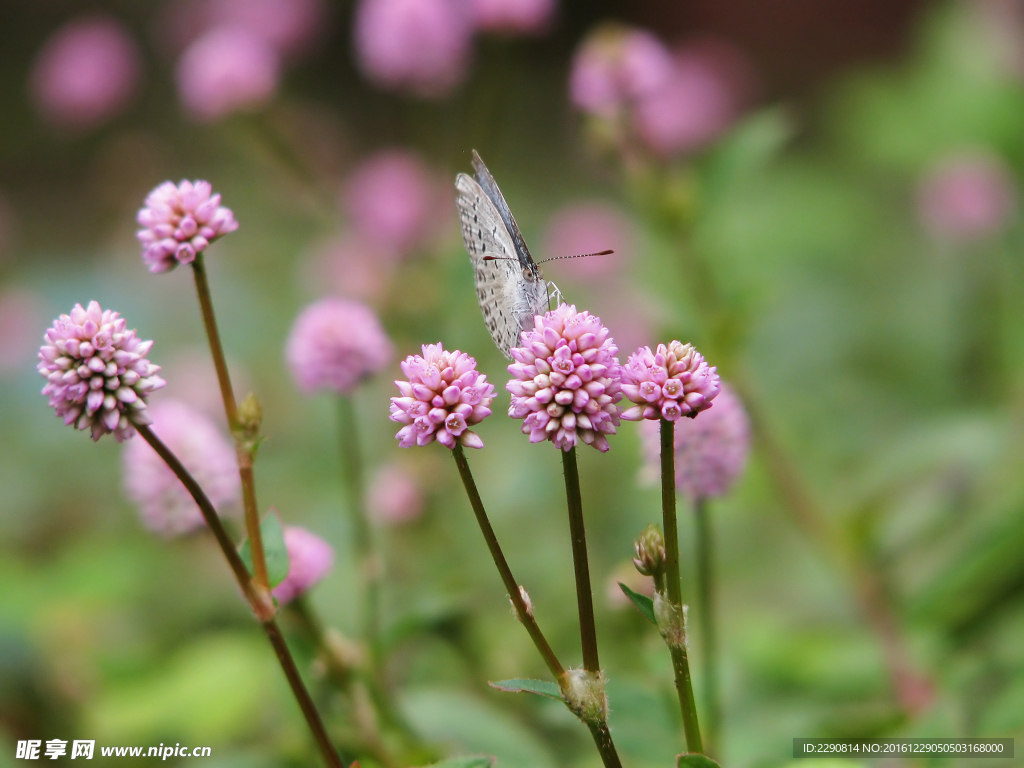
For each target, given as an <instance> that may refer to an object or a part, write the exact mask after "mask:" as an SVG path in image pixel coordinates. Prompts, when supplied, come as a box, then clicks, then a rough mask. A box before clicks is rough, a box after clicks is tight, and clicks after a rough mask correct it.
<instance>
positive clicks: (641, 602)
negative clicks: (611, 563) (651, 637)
mask: <svg viewBox="0 0 1024 768" xmlns="http://www.w3.org/2000/svg"><path fill="white" fill-rule="evenodd" d="M619 588H620V589H621V590H622V592H623V594H625V595H626V597H628V598H629V599H630V600H631V601H632V603H633V605H635V606H636V609H637V610H638V611H640V613H642V614H643V615H644V618H645V619H647V620H648V621H649V622H651V624H653V625H654V626H658V620H657V619H656V618H654V601H653V600H651V598H649V597H648V596H647V595H641V594H640V593H639V592H634V591H633V590H632V589H630V588H629V587H627V586H626V585H625V584H623V583H622V582H621V581H620V582H619Z"/></svg>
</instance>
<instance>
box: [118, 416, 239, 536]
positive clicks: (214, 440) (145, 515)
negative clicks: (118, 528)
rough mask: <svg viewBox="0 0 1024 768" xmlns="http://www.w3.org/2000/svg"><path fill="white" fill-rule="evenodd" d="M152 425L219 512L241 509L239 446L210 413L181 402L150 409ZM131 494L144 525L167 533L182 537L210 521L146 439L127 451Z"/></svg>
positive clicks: (133, 443) (124, 460) (127, 490)
mask: <svg viewBox="0 0 1024 768" xmlns="http://www.w3.org/2000/svg"><path fill="white" fill-rule="evenodd" d="M150 415H151V416H152V418H153V425H152V429H153V431H154V432H155V433H156V435H157V437H159V438H160V439H161V440H162V441H163V442H164V444H166V445H167V447H168V448H170V449H171V451H172V452H173V453H174V455H175V456H177V457H178V458H179V459H181V462H182V464H184V465H185V469H187V470H188V471H189V473H190V474H191V475H192V476H193V477H194V478H195V479H196V481H197V482H198V483H199V485H201V486H202V488H203V490H204V491H205V492H206V495H207V496H208V497H209V498H210V501H211V502H213V505H214V507H216V508H217V511H218V512H219V513H220V514H221V515H223V514H224V512H225V508H229V509H230V511H232V512H237V507H234V506H233V505H235V504H236V502H237V501H238V498H239V494H240V491H241V484H240V481H239V479H238V466H237V464H236V463H235V449H234V447H233V446H232V444H231V442H230V441H229V440H228V439H227V437H225V436H224V434H223V433H222V432H221V431H220V430H219V429H218V428H217V427H216V425H215V424H214V423H213V422H212V421H210V419H208V418H207V417H206V416H205V415H204V414H202V413H200V412H199V411H196V410H194V409H193V408H190V407H189V406H188V405H186V404H185V403H182V402H179V401H177V400H164V401H162V402H160V403H157V404H155V405H154V406H153V407H152V408H150ZM121 463H122V469H123V473H124V490H125V494H126V495H127V496H128V498H129V499H131V500H132V501H133V502H135V503H136V504H137V505H138V507H139V515H140V516H141V518H142V523H143V525H145V526H146V528H148V529H149V530H151V531H153V532H155V533H159V534H162V535H164V536H180V535H181V534H183V533H188V532H190V531H194V530H196V529H197V528H201V527H203V525H205V520H203V515H202V513H201V512H200V511H199V507H198V506H196V503H195V501H194V500H193V499H192V496H191V494H189V492H188V491H187V490H185V486H184V485H182V484H181V481H180V480H178V478H177V477H176V476H175V475H174V473H173V472H172V471H171V470H170V469H168V468H167V465H166V464H165V463H164V462H163V459H161V458H160V457H159V456H158V455H157V454H156V451H154V450H153V449H152V448H151V447H150V446H149V443H147V442H146V441H144V440H132V441H131V442H129V443H128V445H126V446H125V449H124V453H123V454H122V462H121Z"/></svg>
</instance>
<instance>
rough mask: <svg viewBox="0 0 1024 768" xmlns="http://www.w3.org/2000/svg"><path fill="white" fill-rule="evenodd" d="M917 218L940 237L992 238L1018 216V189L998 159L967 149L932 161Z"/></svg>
mask: <svg viewBox="0 0 1024 768" xmlns="http://www.w3.org/2000/svg"><path fill="white" fill-rule="evenodd" d="M917 208H918V218H919V219H920V221H921V224H922V225H923V226H924V228H925V230H926V231H927V232H928V234H929V235H931V236H932V237H934V238H935V239H936V240H944V241H947V242H953V243H960V244H962V243H967V242H970V241H972V240H980V239H983V238H985V237H991V236H992V235H994V234H996V233H998V232H999V231H1000V230H1001V229H1003V228H1004V227H1005V226H1006V225H1007V224H1008V223H1009V222H1010V220H1011V219H1012V218H1013V215H1014V211H1015V210H1016V208H1017V188H1016V184H1015V183H1014V180H1013V174H1012V173H1011V171H1010V169H1009V168H1007V167H1006V163H1005V162H1004V161H1003V160H1002V159H1001V158H999V157H996V156H994V155H991V154H989V153H982V152H977V151H974V152H964V153H961V154H959V155H955V156H953V157H948V158H945V159H943V160H941V161H940V162H938V163H936V164H935V165H933V166H932V167H931V168H929V169H928V171H927V173H926V174H925V175H924V177H923V178H922V180H921V183H920V186H919V188H918V193H917Z"/></svg>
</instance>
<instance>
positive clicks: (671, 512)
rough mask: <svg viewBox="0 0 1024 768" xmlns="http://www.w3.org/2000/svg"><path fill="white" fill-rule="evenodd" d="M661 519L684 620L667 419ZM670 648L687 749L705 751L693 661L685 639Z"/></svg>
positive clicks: (675, 600)
mask: <svg viewBox="0 0 1024 768" xmlns="http://www.w3.org/2000/svg"><path fill="white" fill-rule="evenodd" d="M661 517H662V526H663V527H664V530H665V591H666V593H667V597H668V601H669V603H670V604H671V605H672V609H673V610H674V611H676V613H677V615H678V617H679V620H680V621H685V619H684V616H685V614H684V613H683V591H682V582H681V580H680V576H679V527H678V525H677V524H676V461H675V422H672V421H668V420H667V419H662V420H661ZM684 629H685V624H684ZM668 649H669V653H670V655H671V656H672V671H673V673H674V674H675V680H676V693H677V694H678V695H679V709H680V711H681V712H682V715H683V731H684V732H685V734H686V748H687V750H688V751H690V752H703V751H704V745H703V743H702V742H701V738H700V726H699V725H698V723H697V704H696V702H695V701H694V698H693V682H692V680H691V679H690V662H689V660H688V659H687V656H686V641H685V637H684V638H683V640H682V642H670V643H669V644H668Z"/></svg>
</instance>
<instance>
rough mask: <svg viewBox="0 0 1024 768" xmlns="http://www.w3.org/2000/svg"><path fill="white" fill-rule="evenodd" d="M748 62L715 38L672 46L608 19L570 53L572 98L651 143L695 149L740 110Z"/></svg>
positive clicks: (658, 147)
mask: <svg viewBox="0 0 1024 768" xmlns="http://www.w3.org/2000/svg"><path fill="white" fill-rule="evenodd" d="M750 79H751V77H750V74H749V67H748V65H747V64H746V61H745V59H743V57H742V56H741V55H740V54H739V53H738V52H737V51H736V50H735V49H733V48H732V47H730V46H728V45H726V44H724V43H720V42H701V43H691V44H690V45H687V46H684V47H682V48H679V49H678V50H677V51H675V52H674V53H673V52H672V51H670V50H669V49H668V48H667V47H666V46H665V45H664V44H663V43H662V42H661V41H660V40H658V38H656V37H655V36H654V35H652V34H651V33H649V32H646V31H644V30H640V29H633V28H628V27H620V26H605V27H602V28H600V29H598V30H597V31H596V32H595V33H594V34H592V35H591V36H590V37H588V38H587V39H586V40H585V41H584V42H583V44H582V45H581V46H580V48H579V50H578V51H577V53H576V56H575V59H574V61H573V68H572V73H571V75H570V80H569V92H570V97H571V99H572V101H573V103H574V104H575V105H576V106H577V107H578V108H579V109H581V110H583V111H584V112H587V113H588V114H591V115H594V116H595V117H598V118H600V119H604V120H613V121H618V122H621V123H622V125H623V127H625V128H626V130H627V131H628V132H629V133H630V134H632V135H633V136H635V137H636V138H638V139H639V140H640V142H641V143H642V144H643V145H645V146H646V147H647V148H648V149H650V150H651V151H653V152H655V153H657V154H659V155H663V156H673V155H677V154H682V153H687V152H693V151H696V150H699V149H701V148H703V147H704V146H706V145H707V144H708V143H709V142H711V141H713V140H714V139H715V138H717V137H718V136H720V135H721V134H722V133H723V132H724V131H725V130H726V129H727V128H728V127H729V125H730V124H731V123H732V122H733V121H734V120H735V119H736V117H737V116H738V115H739V111H740V108H741V106H742V102H743V101H744V98H745V96H746V93H745V92H746V91H747V90H749V81H750Z"/></svg>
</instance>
